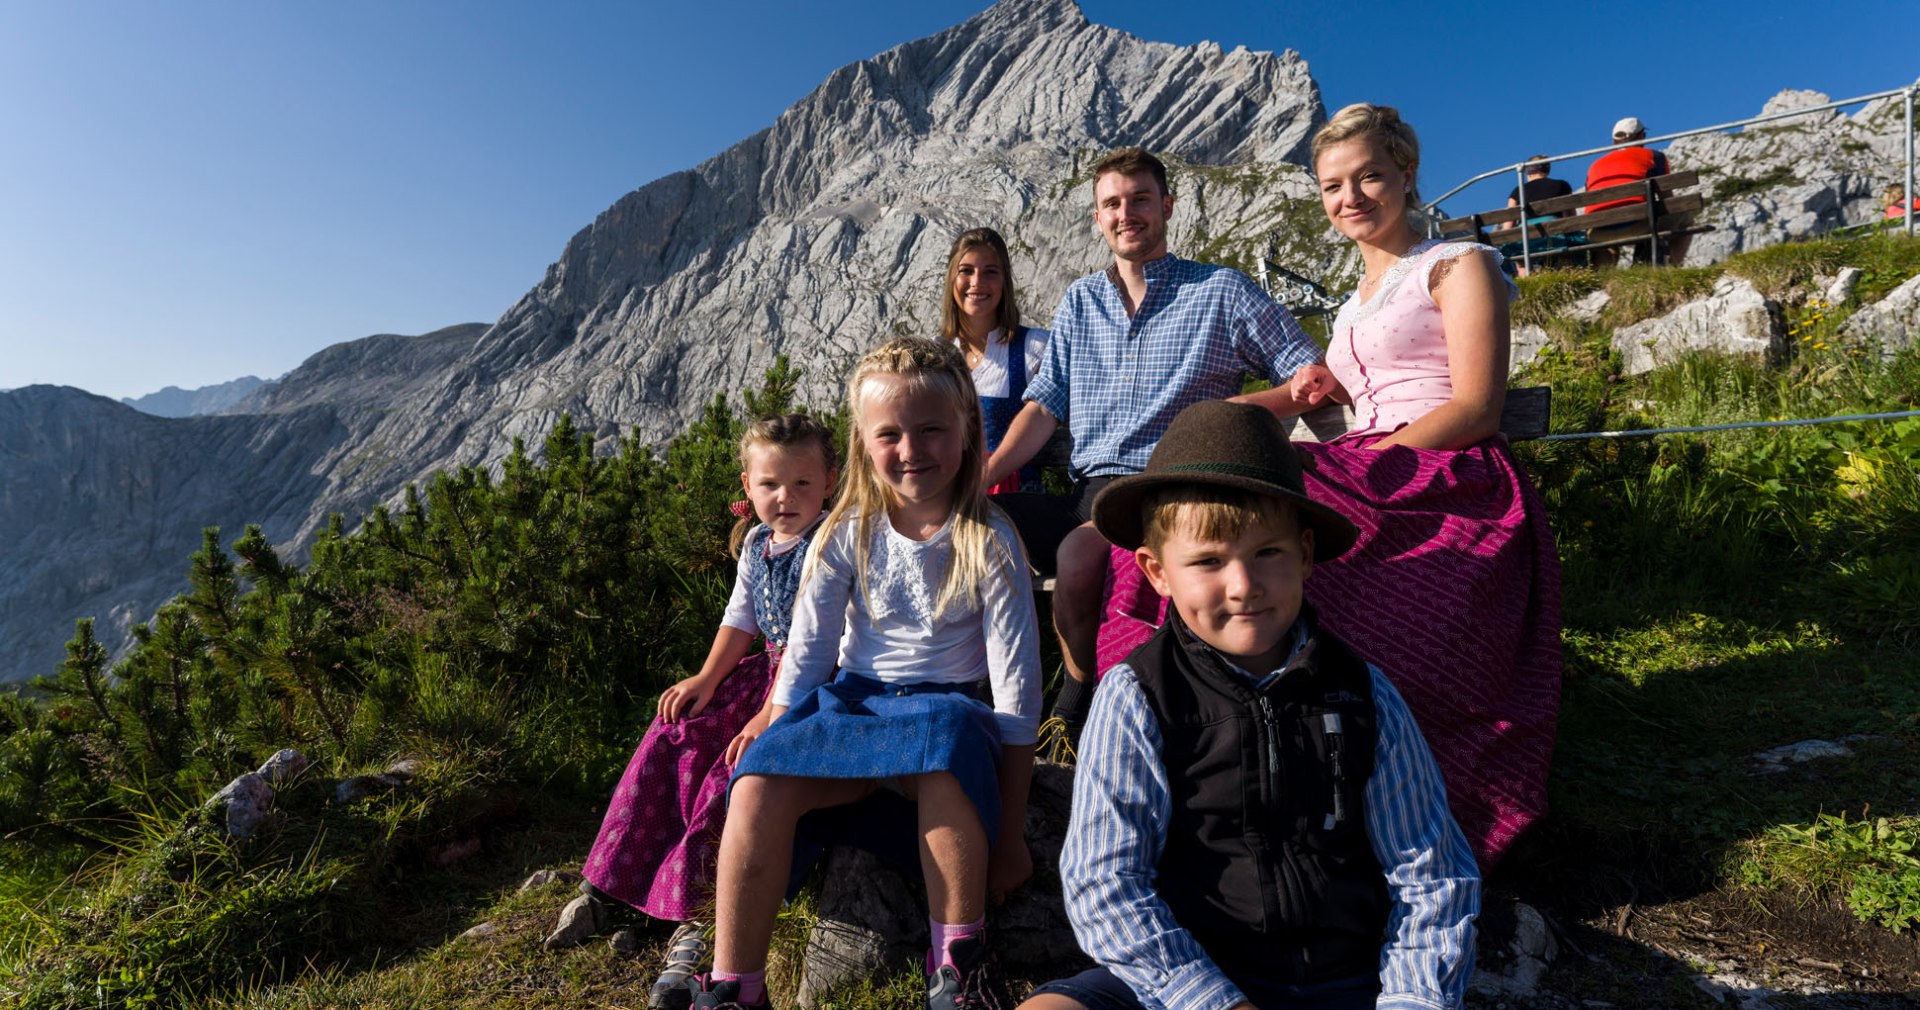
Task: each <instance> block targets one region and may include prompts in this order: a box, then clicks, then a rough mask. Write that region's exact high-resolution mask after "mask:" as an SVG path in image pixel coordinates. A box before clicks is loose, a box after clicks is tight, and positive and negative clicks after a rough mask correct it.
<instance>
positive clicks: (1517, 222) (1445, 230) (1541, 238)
mask: <svg viewBox="0 0 1920 1010" xmlns="http://www.w3.org/2000/svg"><path fill="white" fill-rule="evenodd" d="M1699 181H1700V174H1699V173H1698V172H1693V171H1687V172H1672V173H1669V174H1667V175H1657V176H1654V177H1653V178H1651V179H1641V180H1640V181H1638V182H1627V183H1621V184H1620V185H1618V186H1607V187H1604V188H1601V189H1594V190H1588V191H1586V192H1584V193H1573V194H1570V195H1568V196H1556V197H1553V198H1551V199H1547V200H1541V201H1540V202H1538V203H1532V204H1527V205H1525V206H1522V207H1504V208H1501V209H1500V210H1492V211H1487V212H1485V213H1482V214H1468V215H1467V216H1465V217H1453V218H1447V219H1446V220H1444V221H1441V222H1440V223H1439V225H1438V226H1437V231H1438V233H1439V235H1440V236H1441V237H1442V238H1445V239H1446V240H1448V241H1450V242H1481V243H1484V244H1486V245H1491V246H1500V245H1505V244H1508V243H1518V242H1520V240H1521V234H1522V228H1523V227H1524V229H1525V235H1526V241H1527V247H1528V254H1529V256H1530V258H1532V259H1534V260H1541V259H1548V258H1550V257H1554V256H1564V255H1566V254H1568V253H1578V252H1587V251H1590V250H1594V249H1610V248H1613V247H1616V246H1623V245H1629V244H1632V243H1635V242H1645V241H1648V240H1649V239H1655V240H1657V239H1661V238H1671V237H1673V236H1676V235H1697V234H1699V233H1700V232H1705V231H1712V230H1713V229H1712V228H1711V227H1708V226H1705V225H1695V224H1694V223H1693V218H1694V215H1695V214H1696V213H1697V212H1699V210H1700V209H1701V208H1702V207H1704V206H1706V201H1705V200H1704V199H1703V198H1702V197H1701V195H1700V194H1699V193H1697V192H1696V193H1682V192H1680V190H1682V189H1685V188H1687V187H1689V186H1692V185H1695V184H1696V183H1698V182H1699ZM1523 195H1524V191H1523ZM1636 196H1637V197H1640V198H1641V202H1639V203H1635V204H1631V205H1628V206H1625V207H1609V208H1607V209H1606V210H1602V211H1598V212H1595V213H1592V214H1578V213H1576V214H1572V215H1570V216H1568V217H1554V218H1548V219H1546V220H1537V219H1538V218H1541V217H1543V216H1545V215H1548V214H1561V213H1565V212H1567V211H1578V210H1580V209H1582V208H1586V207H1591V206H1593V205H1594V204H1599V203H1607V202H1609V201H1612V200H1624V199H1627V198H1630V197H1636ZM1523 215H1524V219H1525V220H1526V223H1525V224H1524V225H1523V224H1522V221H1523ZM1600 228H1605V229H1608V231H1607V233H1606V235H1605V237H1604V238H1601V239H1599V240H1598V241H1596V240H1594V239H1593V238H1592V237H1591V235H1592V232H1593V231H1594V230H1596V229H1600ZM1660 245H1661V243H1660V242H1658V241H1654V242H1653V249H1654V253H1653V261H1654V262H1655V263H1658V262H1660V259H1661V255H1662V253H1661V250H1660Z"/></svg>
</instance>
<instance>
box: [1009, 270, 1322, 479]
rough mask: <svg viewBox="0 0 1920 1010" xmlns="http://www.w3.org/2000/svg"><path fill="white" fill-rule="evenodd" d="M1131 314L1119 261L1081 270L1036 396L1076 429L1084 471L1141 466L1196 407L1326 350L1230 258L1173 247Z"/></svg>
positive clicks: (1285, 374)
mask: <svg viewBox="0 0 1920 1010" xmlns="http://www.w3.org/2000/svg"><path fill="white" fill-rule="evenodd" d="M1146 273H1147V293H1146V297H1144V298H1142V299H1141V301H1140V306H1139V308H1140V311H1138V312H1136V313H1134V314H1133V315H1131V316H1129V315H1127V306H1126V300H1125V299H1124V298H1123V297H1122V296H1121V293H1120V280H1119V276H1118V274H1117V273H1116V271H1115V269H1114V268H1112V267H1109V268H1108V269H1107V270H1106V271H1104V272H1101V273H1097V274H1093V275H1091V276H1087V277H1082V278H1080V279H1079V280H1077V281H1074V282H1073V284H1072V286H1071V287H1069V288H1067V293H1066V295H1065V296H1064V297H1062V298H1061V299H1060V307H1059V309H1058V310H1056V311H1055V312H1054V314H1053V336H1052V338H1051V339H1050V340H1049V341H1048V342H1047V357H1046V361H1045V363H1043V364H1042V365H1041V367H1040V371H1039V372H1038V373H1036V374H1035V375H1034V377H1033V380H1032V382H1031V383H1029V384H1028V386H1027V394H1026V396H1027V399H1029V400H1032V401H1034V402H1035V403H1038V404H1039V405H1040V406H1042V407H1044V408H1046V411H1047V413H1049V414H1052V415H1053V417H1054V419H1055V420H1057V421H1059V422H1060V423H1062V424H1064V425H1066V426H1067V429H1068V430H1069V431H1071V432H1072V433H1073V472H1074V475H1075V476H1077V477H1083V478H1084V477H1099V476H1104V475H1118V474H1129V473H1138V472H1140V471H1141V470H1144V469H1146V466H1147V456H1148V455H1149V454H1151V453H1152V452H1153V447H1154V445H1155V444H1156V443H1158V442H1159V441H1160V436H1161V435H1162V434H1164V433H1165V432H1166V430H1167V425H1168V424H1170V423H1172V421H1173V416H1174V415H1175V414H1178V413H1180V411H1181V410H1182V409H1183V408H1185V407H1186V406H1187V405H1188V404H1192V403H1196V402H1198V401H1200V400H1219V399H1224V398H1225V397H1229V396H1233V395H1235V394H1237V393H1239V392H1240V387H1241V383H1242V380H1243V378H1244V377H1245V376H1246V375H1248V374H1252V375H1257V376H1260V377H1262V378H1265V379H1268V380H1270V381H1272V382H1274V383H1276V384H1277V383H1280V382H1283V381H1285V380H1286V379H1288V378H1290V377H1291V376H1292V375H1293V373H1294V372H1297V371H1299V370H1300V368H1301V367H1302V366H1304V365H1310V364H1313V363H1314V362H1317V361H1319V360H1320V359H1321V354H1320V350H1319V348H1318V347H1316V346H1315V345H1314V343H1313V341H1312V340H1310V339H1308V338H1307V335H1306V334H1305V333H1304V332H1302V331H1301V329H1300V324H1299V323H1296V322H1294V319H1293V316H1292V315H1290V314H1288V312H1287V310H1286V309H1283V308H1281V307H1280V306H1279V305H1277V304H1275V303H1274V300H1273V299H1272V298H1269V297H1268V296H1267V293H1266V292H1265V291H1262V290H1260V287H1259V285H1256V284H1255V283H1253V281H1251V280H1248V279H1247V276H1246V275H1245V274H1243V273H1241V272H1240V271H1238V270H1234V269H1232V268H1230V267H1222V266H1214V265H1213V264H1211V263H1195V262H1194V261H1192V260H1183V259H1181V258H1179V257H1177V256H1162V257H1161V258H1159V259H1157V260H1154V261H1152V262H1150V263H1148V264H1147V266H1146Z"/></svg>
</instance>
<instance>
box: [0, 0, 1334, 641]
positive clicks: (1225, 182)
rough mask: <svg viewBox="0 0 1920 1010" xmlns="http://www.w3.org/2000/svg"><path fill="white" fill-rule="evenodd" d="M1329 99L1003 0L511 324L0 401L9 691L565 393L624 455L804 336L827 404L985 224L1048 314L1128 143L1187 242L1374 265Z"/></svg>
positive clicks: (557, 279)
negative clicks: (275, 368)
mask: <svg viewBox="0 0 1920 1010" xmlns="http://www.w3.org/2000/svg"><path fill="white" fill-rule="evenodd" d="M1325 117H1326V112H1325V108H1324V106H1323V105H1322V103H1321V99H1320V92H1319V89H1318V87H1317V86H1316V85H1315V83H1314V81H1313V79H1312V77H1311V76H1310V75H1309V74H1308V70H1307V65H1306V62H1305V61H1304V60H1302V59H1301V58H1300V57H1299V56H1298V55H1297V54H1295V53H1293V52H1290V51H1289V52H1282V53H1279V54H1274V53H1266V52H1253V51H1249V50H1247V49H1245V48H1242V47H1234V48H1231V49H1229V48H1225V47H1222V46H1220V45H1217V44H1214V43H1211V42H1205V43H1200V44H1198V45H1193V46H1176V45H1169V44H1165V43H1158V42H1149V41H1145V40H1142V39H1139V38H1136V37H1134V36H1131V35H1128V34H1126V33H1125V32H1121V31H1118V30H1116V29H1112V28H1108V27H1104V26H1101V25H1097V24H1093V23H1091V22H1089V21H1088V20H1087V19H1086V17H1085V16H1084V15H1083V14H1082V13H1081V11H1080V9H1079V8H1078V6H1076V5H1075V4H1074V3H1072V2H1071V0H1004V2H1002V3H999V4H996V5H995V6H993V7H991V8H989V9H988V10H986V11H984V12H983V13H981V14H979V15H978V16H976V17H974V18H971V19H969V20H968V21H966V22H965V23H963V24H960V25H956V26H955V27H953V28H950V29H948V30H946V31H943V32H940V33H938V34H935V35H932V36H929V37H927V38H924V39H920V40H917V41H914V42H909V43H907V44H905V45H902V46H898V47H896V48H893V49H890V50H888V51H886V52H884V53H881V54H879V55H877V56H875V57H873V58H871V59H867V60H861V61H859V62H857V63H853V64H850V65H848V66H846V67H842V68H841V69H839V70H837V71H835V72H834V73H833V74H831V75H829V76H828V78H827V79H826V81H824V82H823V83H822V84H821V85H820V86H819V87H818V88H816V89H815V90H814V91H813V92H812V93H811V94H809V95H807V96H806V97H805V98H802V99H801V100H800V101H799V102H797V103H795V104H794V105H793V106H792V107H791V108H789V109H787V110H786V111H785V112H784V113H782V114H781V115H780V116H779V118H778V119H777V120H775V121H774V122H773V123H772V124H771V125H769V126H768V127H767V128H766V129H764V130H762V131H760V132H758V133H755V134H754V135H752V136H750V137H747V138H746V139H744V140H742V141H740V142H739V143H738V144H735V145H734V146H733V147H731V148H729V149H727V150H726V151H724V152H722V153H720V154H719V155H717V156H715V157H713V158H712V159H710V160H708V161H707V162H705V163H703V164H701V165H699V166H697V167H695V168H692V169H689V170H687V171H683V172H676V173H674V174H672V175H669V176H666V177H664V178H661V179H656V180H654V181H652V182H649V183H646V184H645V185H642V186H640V187H639V188H638V189H636V190H634V191H633V192H631V193H629V194H627V195H626V196H625V197H622V198H621V199H620V200H618V201H617V202H615V203H614V204H613V206H611V207H609V208H607V210H606V211H604V212H603V213H601V214H600V215H599V217H598V218H596V219H595V220H594V221H593V222H592V223H591V224H589V225H588V226H587V227H585V228H583V229H582V230H581V231H580V232H579V233H578V234H576V235H575V236H574V237H573V238H572V240H570V241H569V242H568V243H567V245H566V248H565V250H564V251H563V252H562V253H561V255H560V258H559V259H558V260H557V261H556V262H555V263H554V264H553V265H552V266H551V267H549V268H548V269H547V271H546V275H545V277H543V278H541V279H540V280H539V282H538V283H537V284H535V285H534V286H533V288H532V289H531V290H530V291H528V292H527V294H526V295H525V296H524V297H522V298H521V299H520V300H519V301H518V302H517V303H516V304H514V305H513V306H512V307H510V308H508V309H507V310H506V312H505V314H503V315H502V316H501V317H500V319H499V320H498V321H497V322H495V323H494V324H493V325H492V326H487V327H481V326H465V327H452V328H449V329H447V330H443V331H439V332H437V333H433V334H428V335H425V336H420V337H394V336H381V337H372V338H367V339H365V340H359V341H353V342H350V343H346V344H341V345H338V346H335V347H332V348H328V349H327V350H325V351H322V352H320V353H319V354H316V355H314V356H313V357H312V358H310V359H309V360H308V361H307V362H306V363H304V364H303V365H301V366H300V367H299V368H297V369H295V370H294V371H293V372H292V373H289V374H288V375H287V376H286V377H284V378H283V379H282V380H281V381H280V382H279V383H277V384H275V385H273V386H271V387H264V388H262V389H259V390H256V391H255V392H254V393H253V394H251V395H250V396H249V397H248V398H247V399H246V400H244V401H242V402H241V403H239V404H237V405H235V406H234V407H233V408H231V410H230V411H229V412H228V413H227V414H225V415H222V416H216V417H204V418H190V419H182V420H167V419H161V418H151V417H146V416H144V415H138V414H135V413H134V412H133V411H131V410H129V409H127V408H125V407H123V406H121V405H118V404H113V403H111V402H110V401H100V402H98V403H94V402H91V401H92V400H97V399H98V398H88V397H86V396H85V395H84V394H79V393H77V392H72V391H51V390H46V389H40V390H37V391H36V390H32V389H29V390H16V391H13V392H10V393H6V394H0V459H6V460H9V465H8V466H6V467H0V556H4V557H6V558H7V559H8V561H9V564H8V566H7V567H6V569H5V570H4V571H0V679H19V678H24V677H27V676H32V675H34V674H39V673H46V672H49V671H50V670H51V668H52V667H53V666H54V665H55V664H57V663H59V661H60V658H61V656H62V644H63V643H64V642H65V641H66V639H67V638H68V637H70V636H71V635H72V629H73V623H72V622H73V619H74V618H76V617H82V616H89V615H91V616H97V617H100V618H101V619H102V620H101V621H100V627H99V634H100V636H101V637H102V639H103V640H104V641H107V642H108V643H109V644H114V643H121V642H124V641H125V640H126V638H127V635H128V629H129V628H130V626H131V625H132V624H134V623H136V622H140V621H145V620H146V619H148V617H149V616H150V615H151V614H152V613H153V611H154V610H155V608H156V607H157V606H158V605H159V604H160V603H162V602H164V601H165V600H166V599H167V598H168V597H170V596H171V595H173V594H174V593H177V592H179V591H181V590H183V589H184V588H185V578H184V573H185V569H186V563H187V558H188V556H189V555H190V554H191V553H192V552H193V551H194V550H195V549H196V548H197V547H198V544H199V529H200V527H201V526H205V525H213V524H218V525H220V526H221V527H222V529H223V531H224V532H225V533H226V535H227V538H228V539H229V540H231V539H232V538H233V537H235V536H237V535H238V534H239V533H240V531H241V529H242V527H243V525H244V524H245V523H247V522H258V523H261V524H262V525H263V527H264V530H265V533H266V535H267V536H268V537H269V538H270V539H272V540H273V542H274V543H275V544H277V545H279V546H281V547H282V548H283V550H284V551H285V552H286V553H287V554H288V555H289V556H290V557H291V558H292V559H293V560H295V561H298V560H300V559H301V557H302V555H303V554H304V551H305V549H306V547H307V546H308V545H310V543H311V541H312V538H313V536H314V534H315V532H316V531H317V530H318V529H320V528H323V526H324V524H325V522H326V519H327V516H328V515H329V513H332V512H340V513H343V514H345V515H346V516H347V517H348V519H349V523H350V525H351V524H352V523H354V522H357V521H358V518H359V517H361V516H364V515H365V514H366V512H367V511H368V510H369V509H370V508H371V507H372V506H374V505H377V504H380V503H381V502H384V501H391V500H395V499H397V498H398V496H399V495H400V494H401V492H402V489H403V488H404V486H405V485H406V484H407V483H408V482H410V481H418V480H421V479H423V478H425V477H427V476H428V475H430V474H432V473H433V472H434V471H436V470H439V469H443V468H448V467H452V466H456V465H463V464H477V465H497V464H498V462H499V461H500V460H501V459H502V458H504V457H505V455H506V454H507V452H508V451H509V449H510V447H511V445H512V442H513V439H514V438H515V437H524V438H525V439H526V440H527V443H528V444H529V445H531V446H535V447H537V446H539V445H540V444H541V442H542V440H543V439H544V437H545V435H546V433H547V432H548V431H549V430H550V429H551V427H552V425H553V424H554V422H555V421H557V420H558V419H559V417H560V415H561V414H562V413H563V412H567V413H571V414H572V415H573V417H574V420H575V422H576V424H578V425H579V426H580V428H581V429H582V430H584V431H587V432H590V433H592V434H594V435H595V436H596V437H597V438H599V439H600V440H601V444H602V446H604V447H608V448H610V447H611V446H612V444H613V442H614V440H615V439H616V438H617V437H619V436H621V435H626V434H629V433H632V432H636V431H637V432H638V433H639V434H640V436H641V437H642V438H643V439H646V440H654V441H658V440H664V439H666V438H668V437H671V436H673V435H676V434H678V433H679V432H681V431H683V430H685V428H686V426H687V424H688V423H689V422H690V421H692V420H693V419H694V418H695V417H697V415H698V413H699V411H700V410H701V409H702V407H703V405H704V404H705V403H707V402H708V401H710V400H711V399H712V397H713V396H714V394H715V393H720V392H725V393H729V394H735V393H736V392H737V391H740V390H744V389H749V388H753V387H755V386H756V385H757V384H758V382H759V381H760V379H761V377H762V376H763V375H764V374H765V372H766V369H767V368H768V367H769V366H770V365H771V364H772V363H773V361H774V359H775V357H776V356H777V355H781V354H785V355H789V356H790V357H791V359H792V361H793V363H794V364H795V365H797V366H798V367H799V368H800V369H801V370H802V373H803V379H802V386H801V389H800V397H801V400H802V402H804V403H808V404H813V405H819V406H828V405H831V404H834V403H836V402H837V401H838V399H839V398H840V394H841V386H842V383H843V381H844V377H845V375H846V373H847V371H848V369H849V368H850V367H851V365H852V363H853V361H854V360H855V359H856V358H857V356H858V355H859V354H860V353H861V352H862V351H864V350H865V349H866V348H868V347H870V346H872V345H873V344H874V343H875V342H877V341H878V340H880V339H882V338H884V337H888V336H892V335H894V334H896V333H918V334H932V333H934V332H935V331H936V328H937V326H938V319H939V305H940V297H941V291H940V288H941V286H942V282H943V280H944V267H945V260H946V253H947V248H948V246H949V244H950V242H951V240H952V238H953V236H954V235H956V234H957V233H959V232H960V231H962V230H964V229H967V228H971V227H977V226H980V225H990V226H993V227H996V228H998V229H1000V230H1001V232H1002V233H1003V234H1005V235H1006V236H1007V238H1008V240H1009V242H1010V244H1011V246H1012V249H1013V255H1014V276H1015V280H1016V281H1017V282H1018V296H1019V299H1020V305H1021V308H1022V310H1023V312H1024V314H1025V316H1026V318H1027V319H1028V320H1030V321H1031V322H1033V323H1036V324H1039V325H1043V326H1044V325H1046V323H1047V321H1048V319H1049V318H1050V316H1051V313H1052V310H1053V307H1054V305H1055V303H1056V302H1057V301H1058V299H1059V297H1060V295H1061V292H1062V291H1064V290H1065V288H1066V286H1067V284H1068V283H1069V282H1070V281H1071V280H1072V279H1074V278H1075V277H1077V276H1080V275H1084V274H1087V273H1089V272H1092V271H1094V270H1097V269H1099V268H1101V267H1102V266H1103V265H1104V264H1105V263H1106V262H1109V261H1110V255H1109V254H1108V253H1107V251H1106V247H1105V246H1104V244H1103V243H1102V242H1101V240H1100V239H1099V237H1098V236H1097V235H1096V233H1095V232H1094V229H1093V227H1092V179H1091V178H1090V177H1089V176H1088V168H1089V167H1090V166H1091V165H1092V163H1093V162H1094V161H1095V160H1096V159H1097V158H1098V157H1099V156H1100V155H1101V154H1102V153H1104V152H1105V151H1106V150H1108V149H1110V148H1113V147H1116V146H1120V145H1125V144H1140V145H1144V146H1146V147H1148V148H1150V149H1152V150H1154V151H1156V152H1160V153H1163V154H1164V155H1166V156H1167V158H1168V160H1169V162H1170V164H1171V167H1172V175H1173V180H1172V181H1173V188H1174V190H1175V194H1176V201H1177V202H1176V205H1175V210H1174V217H1173V221H1172V225H1171V236H1170V237H1171V244H1172V248H1173V251H1174V252H1176V253H1179V254H1183V255H1187V256H1191V257H1194V258H1200V259H1208V260H1212V261H1215V262H1228V263H1236V262H1237V263H1250V262H1251V261H1252V256H1253V254H1254V253H1255V252H1256V251H1257V250H1260V249H1262V248H1264V247H1266V246H1267V244H1268V241H1269V238H1270V237H1273V238H1274V240H1275V244H1276V246H1277V248H1278V251H1279V257H1278V258H1279V260H1280V261H1281V262H1282V264H1283V265H1285V266H1288V267H1289V268H1292V269H1295V270H1297V271H1299V272H1301V273H1304V274H1307V275H1309V276H1315V277H1329V276H1330V275H1337V274H1340V273H1341V272H1342V271H1345V272H1347V273H1348V274H1350V273H1351V272H1352V269H1353V264H1352V263H1351V261H1350V258H1351V253H1350V250H1349V248H1348V246H1347V244H1346V243H1344V242H1343V241H1340V240H1338V239H1337V237H1336V236H1334V235H1333V234H1332V233H1331V231H1330V229H1329V228H1328V226H1327V222H1326V218H1325V215H1324V214H1323V212H1322V211H1321V209H1320V204H1319V200H1318V199H1317V197H1316V196H1315V192H1314V187H1313V185H1312V182H1311V179H1310V178H1309V176H1308V173H1307V171H1306V168H1305V162H1306V157H1307V153H1306V152H1307V143H1308V140H1309V137H1310V136H1311V134H1312V131H1313V130H1314V129H1316V128H1317V127H1318V126H1319V125H1320V124H1321V123H1322V122H1324V120H1325ZM1335 283H1336V286H1337V283H1338V282H1335ZM56 400H58V401H62V402H61V403H60V405H59V406H58V407H57V408H55V407H53V406H51V404H52V403H53V401H56ZM110 408H111V409H110ZM116 412H117V413H116ZM50 414H51V416H53V417H54V418H57V420H55V421H53V422H51V423H50V421H49V415H50ZM14 460H24V461H26V462H25V463H24V464H19V465H16V464H14V463H13V462H12V461H14Z"/></svg>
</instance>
